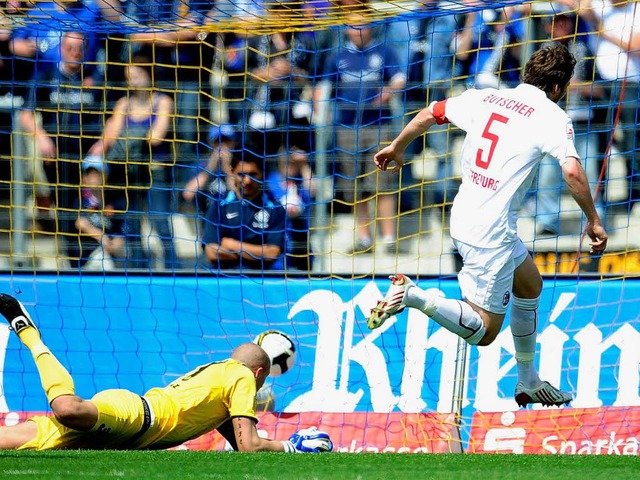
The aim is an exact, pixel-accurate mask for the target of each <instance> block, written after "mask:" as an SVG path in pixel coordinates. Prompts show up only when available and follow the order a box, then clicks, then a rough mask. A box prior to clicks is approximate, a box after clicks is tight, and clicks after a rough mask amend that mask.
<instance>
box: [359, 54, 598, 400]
mask: <svg viewBox="0 0 640 480" xmlns="http://www.w3.org/2000/svg"><path fill="white" fill-rule="evenodd" d="M574 66H575V59H574V58H573V56H572V55H571V53H570V52H569V51H568V50H567V49H566V47H564V46H561V45H554V46H550V47H545V48H542V49H540V50H538V51H537V52H535V53H534V54H533V55H532V56H531V59H530V60H529V61H528V62H527V64H526V66H525V69H524V73H523V76H522V83H521V84H520V85H519V86H517V87H516V88H511V89H504V90H496V89H491V88H487V89H483V90H475V89H471V90H467V91H465V92H464V93H462V94H461V95H459V96H456V97H452V98H449V99H447V100H443V101H440V102H434V103H432V104H431V105H429V107H427V108H425V109H423V110H422V111H420V112H419V113H418V114H417V115H416V116H415V117H414V118H413V119H412V120H411V122H409V124H408V125H407V126H406V127H405V128H404V129H403V130H402V132H400V134H399V135H398V136H397V138H396V139H395V140H393V142H391V144H390V145H389V146H387V147H385V148H383V149H382V150H380V151H379V152H378V153H377V154H376V155H375V157H374V161H375V163H376V165H377V166H378V168H379V169H380V170H382V171H387V170H390V171H391V172H393V173H395V172H397V171H399V169H400V167H402V165H403V164H404V161H403V152H404V150H405V148H406V147H407V145H408V144H409V143H410V142H411V141H413V140H414V139H415V138H417V137H418V136H420V135H422V134H423V133H425V132H426V131H427V130H428V129H429V128H430V127H431V126H433V125H435V124H444V123H449V122H450V123H452V124H454V125H456V126H457V127H459V128H461V129H462V130H464V131H465V132H466V137H465V141H464V145H463V147H462V152H461V168H462V184H461V186H460V189H459V191H458V194H457V195H456V197H455V199H454V201H453V206H452V209H451V221H450V225H451V237H452V239H453V241H454V244H455V246H456V248H457V249H458V251H459V252H460V254H461V255H462V258H463V267H462V269H461V270H460V272H459V274H458V281H459V284H460V289H461V291H462V295H463V298H464V299H465V301H460V300H453V299H448V298H444V297H439V296H435V295H431V294H430V293H427V292H426V291H424V290H422V289H420V288H418V287H417V286H416V285H415V284H414V283H413V282H412V281H411V280H410V279H409V278H407V277H406V276H405V275H402V274H396V275H392V276H391V277H390V279H391V287H390V288H389V291H388V292H387V295H386V297H385V298H384V300H381V301H380V302H378V304H377V306H376V307H375V308H373V309H372V311H371V315H370V316H369V318H368V326H369V328H370V329H375V328H378V327H380V326H381V325H382V324H383V323H384V322H385V321H386V320H387V319H388V318H389V317H391V316H393V315H395V314H397V313H399V312H401V311H402V310H404V308H405V307H412V308H417V309H419V310H420V311H422V312H423V313H425V314H426V315H428V316H429V317H431V318H432V319H433V320H435V321H436V322H438V323H439V324H440V325H442V326H443V327H444V328H446V329H447V330H449V331H451V332H453V333H455V334H456V335H458V336H460V337H462V338H464V339H465V340H466V341H467V342H469V343H470V344H472V345H489V344H490V343H491V342H493V340H494V339H495V338H496V336H497V335H498V333H499V332H500V329H501V327H502V323H503V321H504V316H505V313H506V311H507V307H508V306H509V303H511V304H512V310H511V322H510V323H511V332H512V334H513V340H514V343H515V350H516V354H515V357H516V361H517V369H518V383H517V386H516V390H515V399H516V402H517V403H518V405H520V406H526V405H527V404H530V403H540V404H542V405H558V406H559V405H562V404H568V403H569V402H570V401H571V400H572V397H571V395H570V394H569V393H567V392H563V391H561V390H559V389H557V388H555V387H553V386H552V385H550V384H549V383H548V382H545V381H542V380H540V378H539V377H538V372H537V370H536V368H535V365H534V356H535V350H536V331H537V315H538V303H539V299H540V292H541V291H542V277H541V276H540V272H539V271H538V268H537V266H536V265H535V263H534V262H533V259H532V258H531V256H530V255H529V253H528V251H527V249H526V247H525V246H524V244H523V243H522V241H521V240H520V239H519V238H518V235H517V232H516V221H517V218H518V212H519V210H520V205H521V202H522V199H523V197H524V196H525V193H526V192H527V190H528V189H529V187H530V185H531V183H532V181H533V178H534V177H535V173H536V169H537V167H538V164H539V163H540V161H541V159H542V158H543V157H544V155H545V154H548V155H551V156H552V157H554V158H556V159H557V160H558V162H559V164H560V166H561V168H562V174H563V177H564V180H565V182H566V183H567V185H568V187H569V191H570V192H571V195H572V196H573V198H574V199H575V201H576V203H577V204H578V205H579V206H580V208H581V209H582V211H583V212H584V214H585V215H586V218H587V226H586V234H587V235H588V236H589V237H590V239H591V243H590V245H591V252H592V253H593V254H601V253H602V252H603V251H604V249H605V247H606V245H607V233H606V232H605V230H604V228H603V226H602V222H601V220H600V217H599V216H598V213H597V212H596V209H595V206H594V202H593V198H592V196H591V193H590V190H589V183H588V181H587V177H586V174H585V171H584V169H583V168H582V165H581V163H580V160H579V158H578V154H577V153H576V149H575V146H574V143H573V126H572V124H571V120H570V119H569V117H568V116H567V114H566V113H565V112H564V111H563V110H562V109H561V108H560V107H558V105H557V104H556V103H557V102H558V100H560V99H561V98H562V97H563V96H564V94H565V91H566V89H567V85H568V84H569V80H570V79H571V76H572V74H573V68H574ZM392 163H395V165H392Z"/></svg>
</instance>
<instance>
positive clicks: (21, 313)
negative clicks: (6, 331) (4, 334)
mask: <svg viewBox="0 0 640 480" xmlns="http://www.w3.org/2000/svg"><path fill="white" fill-rule="evenodd" d="M0 314H2V316H3V317H4V318H6V319H7V321H8V322H9V325H10V328H11V330H13V331H14V332H16V333H20V332H21V331H22V330H24V329H25V328H29V327H32V328H35V329H36V331H37V332H38V333H40V331H39V330H38V327H36V324H35V323H33V320H31V317H30V316H29V313H28V312H27V309H26V308H24V305H22V303H20V302H19V301H18V300H17V299H15V298H14V297H12V296H11V295H7V294H6V293H0Z"/></svg>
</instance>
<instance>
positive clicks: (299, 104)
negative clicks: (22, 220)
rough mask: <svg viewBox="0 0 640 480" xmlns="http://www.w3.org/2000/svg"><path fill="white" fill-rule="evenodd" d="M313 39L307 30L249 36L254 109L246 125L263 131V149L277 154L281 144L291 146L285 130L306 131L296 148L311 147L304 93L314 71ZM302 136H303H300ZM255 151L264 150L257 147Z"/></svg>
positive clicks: (305, 148)
mask: <svg viewBox="0 0 640 480" xmlns="http://www.w3.org/2000/svg"><path fill="white" fill-rule="evenodd" d="M312 40H313V38H312V37H311V36H309V35H308V34H306V33H304V32H303V33H299V32H296V33H293V32H285V33H274V34H271V35H261V36H255V37H251V38H249V50H248V52H249V56H248V59H247V62H248V65H249V68H250V70H251V77H250V78H252V79H254V80H255V81H254V82H253V88H254V93H253V108H252V114H251V116H250V117H249V120H248V122H249V125H250V126H251V127H252V128H254V129H256V130H257V131H258V132H261V131H266V136H265V137H264V152H265V153H266V154H267V155H268V156H271V155H276V154H277V153H278V151H279V150H280V148H281V147H282V146H284V147H285V149H286V148H289V147H291V146H293V145H292V144H290V142H289V140H290V139H289V138H288V135H287V133H288V132H289V131H290V130H291V129H293V130H298V131H301V132H306V133H307V135H306V138H305V141H304V143H301V142H300V141H299V140H298V142H297V143H298V145H297V146H298V147H299V148H301V149H303V150H304V151H306V152H309V151H310V150H311V140H310V139H311V135H310V128H309V125H310V123H309V122H310V117H311V104H310V102H309V100H310V99H305V98H304V96H303V92H304V90H305V87H307V86H310V80H309V78H310V77H309V75H310V74H313V71H312V69H313V44H312ZM303 136H304V135H303ZM258 151H260V152H262V151H263V149H262V148H260V147H258Z"/></svg>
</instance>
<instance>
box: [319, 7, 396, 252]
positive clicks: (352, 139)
mask: <svg viewBox="0 0 640 480" xmlns="http://www.w3.org/2000/svg"><path fill="white" fill-rule="evenodd" d="M350 18H351V24H350V25H349V26H348V28H347V31H346V33H347V40H346V41H345V42H344V43H341V44H340V45H339V46H338V48H337V49H336V50H335V51H334V52H333V54H332V55H331V56H329V58H328V59H327V61H326V63H325V70H324V73H323V75H322V77H321V79H320V82H319V83H318V85H317V87H316V89H315V92H314V99H315V100H316V108H317V107H318V106H319V102H320V100H321V99H322V93H323V89H324V85H326V84H327V83H328V82H330V84H331V85H332V86H333V93H332V95H331V98H330V100H331V101H333V102H335V104H334V109H335V111H334V118H333V122H334V125H336V146H337V151H338V154H337V158H338V164H339V167H340V170H339V174H340V177H339V179H338V186H339V187H341V188H342V190H343V192H344V199H345V201H346V202H347V203H348V204H351V205H353V206H354V210H355V217H356V231H357V232H356V240H355V242H354V246H353V249H352V251H351V252H352V253H364V252H368V251H371V250H372V248H373V246H374V242H373V238H372V234H371V231H370V225H371V224H372V223H375V221H376V220H375V219H378V221H379V223H380V230H381V233H382V241H383V242H384V244H385V245H386V246H387V249H388V250H389V251H390V252H395V251H396V245H397V243H396V241H395V240H396V227H395V216H396V215H397V206H396V205H397V201H396V199H397V193H398V185H399V183H398V178H397V177H395V176H391V175H379V174H378V173H377V172H376V171H375V168H373V167H372V166H371V162H370V157H371V154H372V152H373V151H374V150H375V149H376V148H377V147H378V146H379V145H380V144H383V143H386V142H389V141H390V140H391V139H392V135H393V132H392V131H391V119H392V115H391V110H390V105H389V102H390V100H391V98H392V95H393V94H394V93H396V92H398V91H401V90H402V89H403V88H404V86H405V83H406V74H405V72H404V71H403V70H402V69H401V68H399V67H398V60H397V59H396V58H395V55H394V51H393V50H392V49H388V48H386V47H385V45H384V42H383V41H382V38H381V36H380V35H379V33H378V31H377V30H376V29H375V28H373V27H372V26H370V25H363V24H362V20H363V18H362V17H350ZM376 187H377V188H378V191H379V196H378V197H377V199H376V200H377V201H376V203H377V210H378V211H377V215H376V216H374V217H373V218H372V216H371V214H370V212H369V203H370V200H371V199H372V198H374V197H373V196H374V195H375V192H376Z"/></svg>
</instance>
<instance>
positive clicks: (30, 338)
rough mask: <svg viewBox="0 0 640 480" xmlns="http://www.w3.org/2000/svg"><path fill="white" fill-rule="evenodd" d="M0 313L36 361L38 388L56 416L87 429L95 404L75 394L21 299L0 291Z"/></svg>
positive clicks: (95, 416)
mask: <svg viewBox="0 0 640 480" xmlns="http://www.w3.org/2000/svg"><path fill="white" fill-rule="evenodd" d="M0 314H1V315H2V316H3V317H4V318H6V319H7V321H8V322H9V325H10V326H11V329H12V330H13V331H14V332H15V333H16V334H17V335H18V338H20V340H21V341H22V343H23V344H24V345H25V347H27V348H28V349H29V350H30V351H31V354H32V355H33V359H34V360H35V363H36V368H37V369H38V373H39V374H40V381H41V383H42V388H43V389H44V391H45V394H46V396H47V400H48V401H49V404H50V405H51V408H52V410H53V413H54V415H55V416H56V419H57V420H58V421H59V422H60V423H62V424H63V425H65V426H67V427H69V428H73V429H77V430H90V429H91V428H93V426H94V425H95V424H96V422H97V419H98V412H97V409H96V407H95V406H94V405H93V404H91V403H90V402H87V401H85V400H82V399H81V398H80V397H77V396H76V395H75V386H74V384H73V379H72V378H71V375H70V374H69V372H68V371H67V369H66V368H64V366H63V365H62V364H61V363H60V362H59V361H58V359H57V358H56V357H55V356H54V355H53V353H51V351H50V350H49V348H48V347H47V346H46V345H45V344H44V343H43V342H42V338H41V336H40V331H39V330H38V327H37V326H36V324H35V323H34V322H33V320H32V319H31V316H30V315H29V312H27V310H26V308H25V307H24V305H22V303H20V302H19V301H18V300H17V299H15V298H14V297H12V296H11V295H7V294H4V293H2V294H0Z"/></svg>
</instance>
